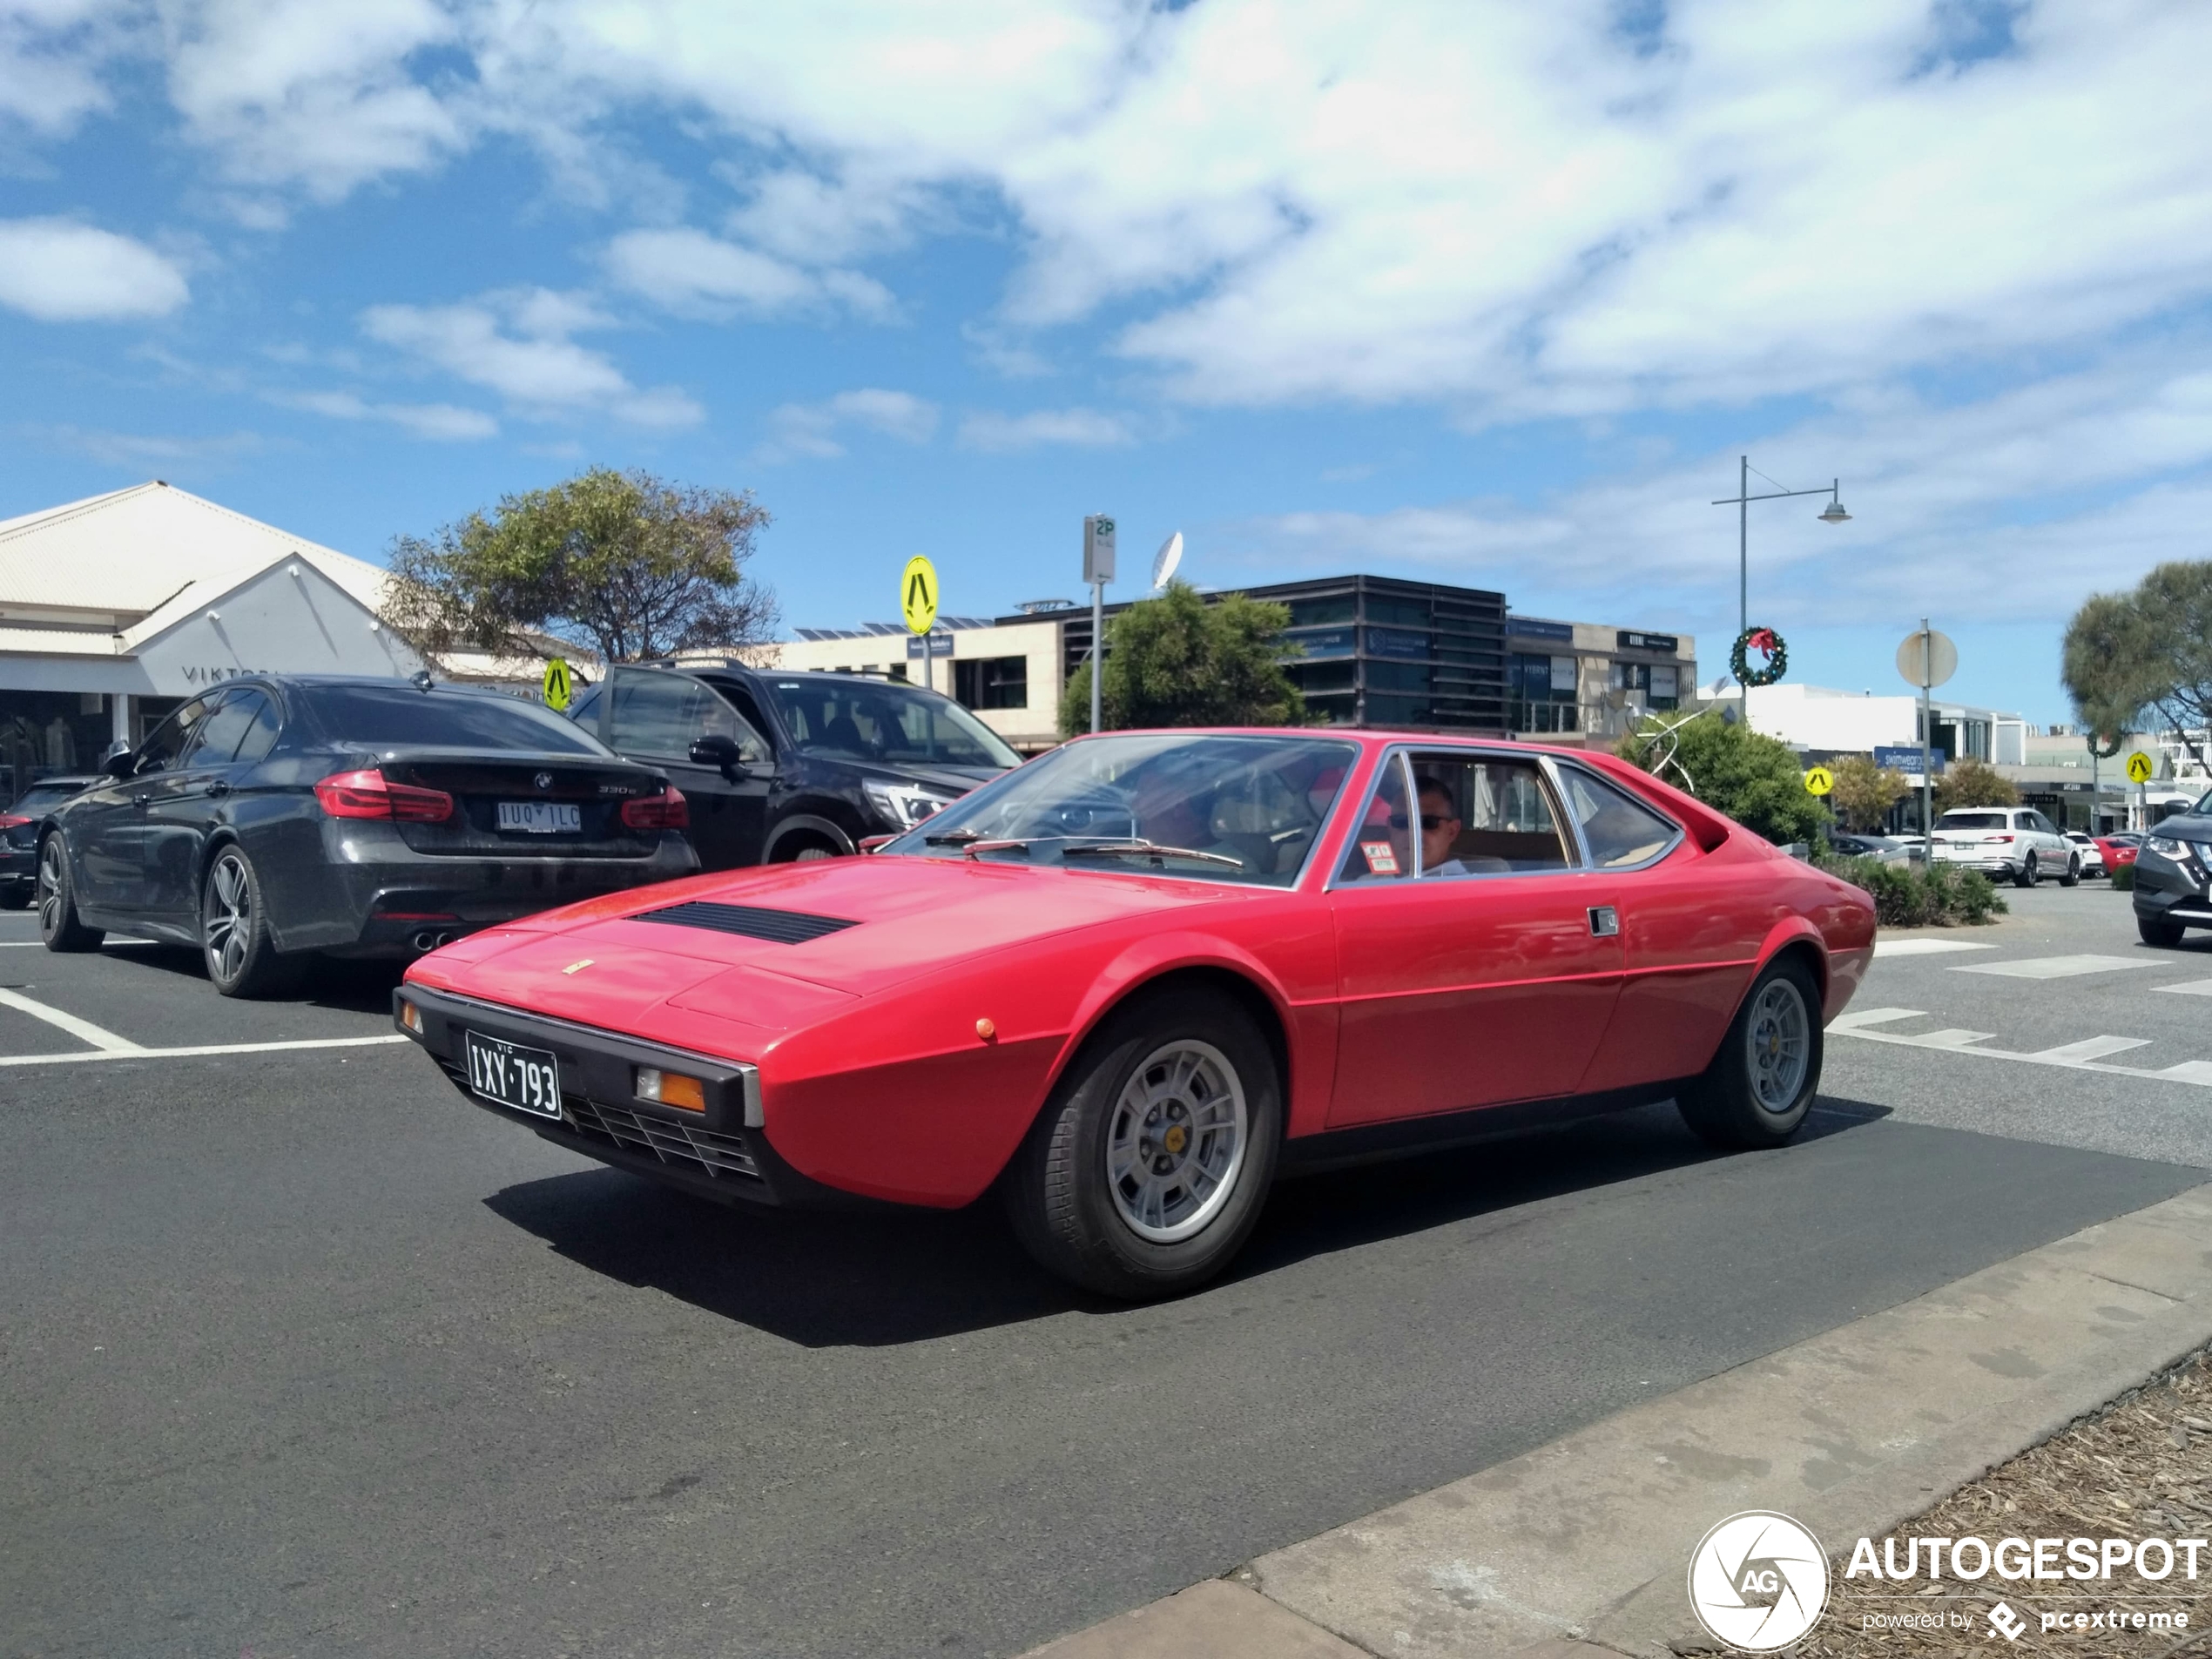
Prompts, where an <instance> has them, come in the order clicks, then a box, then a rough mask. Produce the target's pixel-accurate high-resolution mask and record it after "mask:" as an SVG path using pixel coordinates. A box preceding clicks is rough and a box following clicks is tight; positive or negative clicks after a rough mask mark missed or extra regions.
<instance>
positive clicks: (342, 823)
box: [38, 675, 698, 996]
mask: <svg viewBox="0 0 2212 1659" xmlns="http://www.w3.org/2000/svg"><path fill="white" fill-rule="evenodd" d="M684 821H685V806H684V798H683V796H682V795H681V794H680V793H679V792H677V791H676V790H675V789H673V788H671V786H670V785H669V781H668V779H667V778H666V777H665V776H664V774H662V773H661V772H657V771H655V770H653V769H652V768H651V767H647V766H640V765H634V764H633V763H631V762H630V761H626V760H623V759H617V757H616V756H614V755H611V754H609V753H608V752H606V751H605V750H604V749H603V748H601V747H600V745H599V744H598V742H597V740H596V739H595V738H593V737H592V736H591V734H590V732H581V731H578V730H577V728H576V727H575V726H574V725H570V723H569V722H568V721H566V720H563V719H562V718H560V717H559V716H558V715H556V714H553V713H551V712H550V711H547V710H545V709H543V708H539V707H537V706H536V705H532V704H529V703H524V702H523V701H521V700H519V699H517V698H511V697H502V696H500V695H499V694H497V693H496V692H491V691H464V690H461V689H457V688H453V687H448V686H443V685H433V684H431V682H430V680H429V678H428V676H427V675H418V676H417V677H416V679H415V683H413V684H410V683H408V682H406V681H402V680H377V679H355V678H337V677H325V678H305V677H301V678H291V677H285V678H269V677H262V676H255V677H253V678H242V679H235V680H231V681H229V682H227V683H226V685H223V686H222V687H221V688H220V689H219V690H216V691H211V692H209V693H207V694H206V696H204V697H196V698H192V700H191V701H190V702H188V703H186V704H185V705H183V706H182V707H180V708H179V709H178V710H176V711H175V712H173V713H172V714H171V715H170V716H169V717H168V718H166V719H165V720H164V721H162V722H161V724H160V725H158V726H157V727H156V728H155V729H154V730H153V732H152V733H150V734H149V735H148V736H147V738H146V740H145V742H144V743H142V744H140V745H138V748H136V749H135V750H132V751H130V752H127V753H124V754H120V755H118V756H117V757H116V758H115V759H113V760H112V761H111V762H110V763H109V768H108V775H107V776H105V777H104V778H102V779H100V780H99V782H98V785H97V786H95V787H93V788H91V789H88V790H86V791H85V792H84V793H82V794H80V795H78V796H76V797H74V798H73V799H70V800H67V801H64V803H62V804H61V805H60V806H57V807H56V808H55V809H54V810H53V812H52V813H51V814H50V815H49V816H48V817H47V818H46V819H45V820H44V823H43V824H42V825H41V826H40V829H39V837H38V931H39V935H40V937H41V938H42V939H44V941H45V944H46V948H48V949H49V950H56V951H81V950H93V949H97V948H98V946H99V943H100V940H101V937H102V935H103V934H105V933H120V934H129V935H132V936H133V937H136V938H140V939H152V940H159V941H165V942H166V943H170V944H176V945H185V946H192V947H196V948H199V950H200V951H201V952H202V953H203V954H204V955H205V957H206V963H207V976H208V978H210V979H211V980H212V981H214V983H215V988H216V989H217V990H219V991H220V992H221V993H222V994H223V995H226V996H257V995H267V994H270V993H273V992H274V991H276V990H278V989H280V988H282V987H283V986H284V985H285V984H286V983H287V982H288V981H289V980H290V979H291V978H292V977H293V971H294V970H295V969H296V968H298V967H299V966H300V963H301V961H303V959H304V958H306V957H307V955H308V954H311V953H315V952H322V953H326V954H333V955H347V956H401V957H403V956H409V955H419V954H421V953H422V952H423V951H425V950H428V949H430V948H435V946H437V945H439V944H442V943H444V942H445V941H448V940H452V939H456V938H459V937H461V936H462V935H463V934H468V933H470V932H472V931H474V930H475V929H476V928H478V927H484V926H487V925H488V924H489V923H492V922H499V921H513V920H514V919H516V917H518V916H523V915H527V914H529V913H531V912H532V911H537V910H543V909H546V908H548V907H551V906H554V905H556V904H561V903H563V902H566V901H568V900H574V899H581V898H587V897H590V896H592V895H595V894H609V893H613V892H617V891H618V890H620V889H623V888H625V887H637V886H638V885H640V884H641V883H646V882H653V881H661V880H667V879H668V878H670V877H671V876H678V875H688V874H690V873H692V872H693V871H695V870H697V869H698V860H697V859H696V858H695V857H694V856H693V855H692V853H691V846H690V845H689V844H688V843H687V842H686V841H685V840H684V835H683V828H684Z"/></svg>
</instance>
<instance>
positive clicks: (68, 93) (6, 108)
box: [0, 0, 142, 138]
mask: <svg viewBox="0 0 2212 1659" xmlns="http://www.w3.org/2000/svg"><path fill="white" fill-rule="evenodd" d="M141 21H142V19H140V18H139V17H136V16H133V15H132V12H131V11H128V10H124V9H123V8H121V7H118V6H116V5H114V4H111V3H109V0H6V3H4V4H0V118H7V119H9V120H12V121H15V122H17V123H20V124H21V125H23V126H24V127H26V128H28V129H30V131H31V132H35V133H37V134H38V135H40V136H41V137H46V138H57V137H60V136H62V135H64V134H66V133H68V132H71V130H72V129H73V128H75V127H76V125H78V122H79V121H81V120H82V119H83V118H84V117H85V116H87V115H89V114H91V113H92V112H93V111H98V110H106V109H110V108H111V107H113V105H114V98H113V97H112V96H111V94H110V93H109V91H108V90H107V88H106V87H105V85H103V84H101V75H102V74H103V72H104V71H105V70H106V69H107V68H108V66H109V64H110V63H111V61H112V60H113V59H114V58H116V57H118V56H120V55H121V54H122V53H123V52H124V51H126V50H127V49H128V48H129V47H130V45H131V44H132V37H133V35H134V33H135V32H136V31H137V25H138V24H139V23H140V22H141Z"/></svg>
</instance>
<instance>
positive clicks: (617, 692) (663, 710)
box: [609, 668, 767, 763]
mask: <svg viewBox="0 0 2212 1659" xmlns="http://www.w3.org/2000/svg"><path fill="white" fill-rule="evenodd" d="M609 694H610V696H611V697H612V698H614V746H615V749H616V750H617V752H619V753H622V754H638V755H652V756H655V757H658V758H664V759H671V760H682V759H686V758H687V757H688V756H689V755H690V753H691V745H692V744H693V743H694V742H695V741H697V740H698V738H704V737H707V736H710V735H711V734H716V733H718V734H720V735H721V736H723V737H725V738H730V739H732V741H733V742H735V743H736V744H737V745H738V750H739V752H741V753H743V754H744V756H745V759H746V761H747V762H748V763H751V762H752V760H754V759H756V758H757V759H762V760H765V759H766V758H767V748H766V745H764V744H763V743H762V742H761V741H760V738H759V733H758V732H754V731H753V730H752V727H751V726H749V725H746V724H745V721H744V720H743V719H742V718H739V716H738V711H736V710H735V709H733V708H732V707H731V706H730V705H728V704H727V703H725V702H724V701H723V700H722V699H721V698H719V697H718V696H716V695H715V693H714V692H713V691H711V690H710V689H709V688H708V687H706V686H705V685H701V684H700V683H699V682H698V681H697V680H695V679H692V678H689V677H688V676H686V675H683V674H669V673H664V672H662V671H660V670H658V669H651V668H637V669H629V668H626V669H624V670H623V671H621V672H619V673H617V675H616V676H615V677H614V682H613V690H612V691H610V693H609Z"/></svg>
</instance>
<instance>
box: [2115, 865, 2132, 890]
mask: <svg viewBox="0 0 2212 1659" xmlns="http://www.w3.org/2000/svg"><path fill="white" fill-rule="evenodd" d="M2112 890H2113V891H2114V893H2133V892H2134V890H2135V867H2134V865H2132V864H2122V865H2120V866H2118V867H2115V868H2114V871H2113V873H2112Z"/></svg>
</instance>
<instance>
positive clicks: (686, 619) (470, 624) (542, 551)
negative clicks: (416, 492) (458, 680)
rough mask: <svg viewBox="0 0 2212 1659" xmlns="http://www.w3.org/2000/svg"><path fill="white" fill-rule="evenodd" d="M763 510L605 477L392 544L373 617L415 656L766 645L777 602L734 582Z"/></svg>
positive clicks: (721, 496)
mask: <svg viewBox="0 0 2212 1659" xmlns="http://www.w3.org/2000/svg"><path fill="white" fill-rule="evenodd" d="M767 523H768V514H767V510H766V509H765V508H763V507H761V506H760V505H759V503H758V502H755V501H754V500H753V498H752V495H751V493H750V492H744V493H739V494H736V495H732V494H731V493H730V492H729V491H727V490H720V489H699V488H696V487H693V486H689V485H682V484H671V483H668V482H664V481H663V480H661V479H659V478H656V477H654V476H653V475H651V474H650V473H644V472H615V471H612V470H610V469H606V468H604V467H598V468H593V469H591V470H590V471H588V472H583V473H579V474H577V476H575V477H573V478H570V479H569V480H568V481H567V482H563V483H559V484H556V485H554V486H553V488H552V489H534V490H531V491H529V492H528V493H527V494H524V495H520V496H502V497H501V498H500V502H499V506H498V509H496V511H495V512H494V513H493V514H492V515H491V516H489V517H486V516H484V515H483V514H482V513H471V514H469V516H468V517H466V518H464V519H462V520H461V521H460V522H459V523H455V524H448V525H446V526H445V527H444V528H443V529H440V530H439V531H438V532H437V533H436V534H435V536H432V537H430V538H429V539H428V540H425V539H423V538H421V537H420V536H400V537H399V538H398V539H397V540H396V541H395V542H394V543H393V544H392V581H391V585H390V587H389V590H388V592H387V595H386V597H385V601H384V604H383V607H382V616H383V618H384V620H385V621H386V622H387V623H388V624H390V625H391V627H392V629H393V630H394V631H395V632H397V633H398V634H400V635H401V637H403V638H405V639H406V640H407V641H408V643H409V644H412V645H414V646H415V649H416V650H417V651H420V652H421V654H422V655H423V656H425V657H426V658H431V659H432V660H435V659H437V658H442V657H443V656H445V655H447V654H448V653H449V652H452V651H488V652H489V653H491V654H493V655H495V656H501V657H530V656H543V655H545V654H547V652H548V651H549V649H550V647H549V646H548V644H547V642H546V640H545V638H544V636H547V635H551V636H555V637H556V639H557V637H559V636H561V635H563V634H581V635H583V636H584V637H587V638H589V639H590V641H591V643H592V644H594V645H596V646H597V649H598V651H599V654H600V657H601V658H602V659H603V660H604V661H606V662H610V663H617V662H630V661H637V660H638V659H640V658H648V657H659V656H664V655H666V654H667V653H669V652H671V651H689V650H694V649H699V648H704V647H711V646H717V645H727V646H737V645H744V644H752V643H755V642H757V641H759V640H762V639H765V638H766V637H768V635H769V633H770V631H772V629H773V628H774V626H775V624H776V620H777V610H776V598H775V595H774V594H773V593H772V591H771V590H769V589H767V588H765V587H764V586H762V585H761V584H760V583H759V582H756V581H754V580H753V579H752V578H751V577H747V576H746V575H745V563H746V561H747V560H749V559H751V558H752V551H753V547H752V544H753V538H754V537H755V536H757V535H758V534H759V531H760V530H761V529H764V528H765V526H766V525H767Z"/></svg>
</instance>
